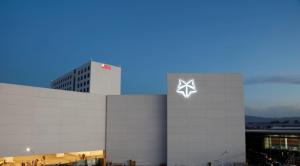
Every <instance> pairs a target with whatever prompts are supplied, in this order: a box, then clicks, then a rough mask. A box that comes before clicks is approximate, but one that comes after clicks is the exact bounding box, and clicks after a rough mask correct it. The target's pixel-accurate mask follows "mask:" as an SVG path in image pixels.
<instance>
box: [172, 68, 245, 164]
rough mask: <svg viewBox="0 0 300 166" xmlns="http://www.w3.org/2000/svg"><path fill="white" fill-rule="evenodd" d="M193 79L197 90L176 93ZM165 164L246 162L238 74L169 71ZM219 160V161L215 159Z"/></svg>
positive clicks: (241, 100)
mask: <svg viewBox="0 0 300 166" xmlns="http://www.w3.org/2000/svg"><path fill="white" fill-rule="evenodd" d="M178 79H183V80H185V81H188V80H191V79H194V82H195V86H196V89H197V91H198V92H197V93H194V94H192V95H191V96H190V98H184V97H183V96H182V95H181V94H178V93H176V90H177V86H178ZM167 100H168V102H167V103H168V114H167V119H168V120H167V121H168V122H167V123H168V125H167V129H168V135H167V138H168V139H167V142H168V145H167V147H168V150H167V154H168V156H167V158H168V166H174V165H182V166H184V165H185V166H201V165H203V166H206V165H207V163H208V162H212V163H213V165H215V164H221V163H222V161H224V163H226V162H245V120H244V116H245V115H244V102H243V101H244V99H243V81H242V77H241V76H240V75H239V74H169V75H168V97H167ZM217 161H219V162H217Z"/></svg>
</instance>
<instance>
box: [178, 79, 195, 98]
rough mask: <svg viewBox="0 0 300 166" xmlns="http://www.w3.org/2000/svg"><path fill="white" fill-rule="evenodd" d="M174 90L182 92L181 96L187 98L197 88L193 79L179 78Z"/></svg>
mask: <svg viewBox="0 0 300 166" xmlns="http://www.w3.org/2000/svg"><path fill="white" fill-rule="evenodd" d="M176 92H177V93H179V94H182V96H183V97H185V98H189V97H190V96H191V95H192V94H194V93H196V92H197V89H196V86H195V81H194V79H191V80H189V81H184V80H182V79H179V80H178V85H177V90H176Z"/></svg>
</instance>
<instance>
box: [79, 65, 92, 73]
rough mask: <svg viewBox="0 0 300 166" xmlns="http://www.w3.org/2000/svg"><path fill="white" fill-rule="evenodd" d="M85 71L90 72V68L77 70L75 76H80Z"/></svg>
mask: <svg viewBox="0 0 300 166" xmlns="http://www.w3.org/2000/svg"><path fill="white" fill-rule="evenodd" d="M86 71H90V66H88V67H85V68H82V69H81V70H78V72H77V74H78V75H79V74H82V73H84V72H86Z"/></svg>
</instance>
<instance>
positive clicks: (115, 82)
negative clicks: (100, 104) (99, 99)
mask: <svg viewBox="0 0 300 166" xmlns="http://www.w3.org/2000/svg"><path fill="white" fill-rule="evenodd" d="M101 65H102V63H98V62H94V61H92V62H91V78H90V93H96V94H106V95H119V94H120V93H121V68H120V67H116V66H112V65H109V66H111V69H110V70H107V69H103V68H102V67H101Z"/></svg>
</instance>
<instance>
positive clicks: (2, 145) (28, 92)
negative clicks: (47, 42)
mask: <svg viewBox="0 0 300 166" xmlns="http://www.w3.org/2000/svg"><path fill="white" fill-rule="evenodd" d="M0 106H1V110H0V117H1V120H0V133H1V135H0V156H18V155H31V154H47V153H48V154H51V153H63V152H77V151H90V150H101V149H104V148H105V117H106V97H105V95H99V94H90V93H79V92H70V91H61V90H53V89H46V88H35V87H29V86H20V85H12V84H3V83H0ZM27 147H29V148H30V149H31V152H30V153H28V152H26V148H27Z"/></svg>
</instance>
